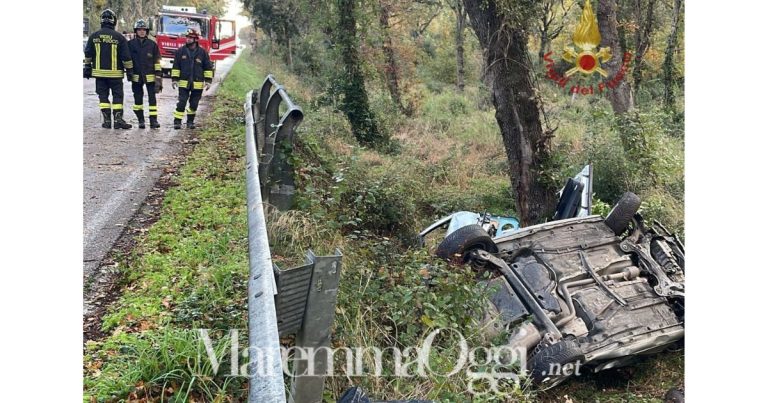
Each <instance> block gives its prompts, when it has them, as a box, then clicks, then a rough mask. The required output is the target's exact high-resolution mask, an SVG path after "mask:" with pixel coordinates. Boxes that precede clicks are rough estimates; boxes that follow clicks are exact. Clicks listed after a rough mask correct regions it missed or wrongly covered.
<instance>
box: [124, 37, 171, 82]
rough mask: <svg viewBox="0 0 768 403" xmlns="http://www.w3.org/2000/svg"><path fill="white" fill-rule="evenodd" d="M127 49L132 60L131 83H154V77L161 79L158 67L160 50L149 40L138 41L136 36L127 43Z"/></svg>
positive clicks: (160, 71)
mask: <svg viewBox="0 0 768 403" xmlns="http://www.w3.org/2000/svg"><path fill="white" fill-rule="evenodd" d="M128 49H130V51H131V58H132V59H133V76H132V77H131V81H133V82H147V83H150V82H154V81H155V77H156V76H157V77H162V72H163V70H162V68H161V66H160V48H158V47H157V43H155V41H153V40H152V39H149V38H144V39H143V40H142V39H140V38H139V37H138V36H137V37H134V38H133V39H131V40H130V41H128Z"/></svg>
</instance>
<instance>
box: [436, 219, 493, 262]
mask: <svg viewBox="0 0 768 403" xmlns="http://www.w3.org/2000/svg"><path fill="white" fill-rule="evenodd" d="M475 249H482V250H484V251H487V252H491V253H496V252H498V251H499V248H498V247H497V246H496V243H495V242H493V239H492V238H491V236H490V235H488V232H486V231H485V230H484V229H483V227H481V226H479V225H477V224H473V225H467V226H465V227H461V228H459V229H457V230H456V231H454V232H452V233H451V234H450V235H448V236H447V237H445V239H443V241H442V242H440V245H437V250H436V251H435V254H436V255H437V256H438V257H440V258H442V259H445V260H448V261H449V262H451V263H457V264H463V263H466V262H467V259H468V258H469V253H470V252H471V251H473V250H475Z"/></svg>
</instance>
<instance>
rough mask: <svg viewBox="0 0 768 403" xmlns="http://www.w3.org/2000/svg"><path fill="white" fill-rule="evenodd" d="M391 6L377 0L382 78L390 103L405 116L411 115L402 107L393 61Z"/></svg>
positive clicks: (394, 62) (395, 63) (395, 67)
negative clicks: (382, 53) (390, 21)
mask: <svg viewBox="0 0 768 403" xmlns="http://www.w3.org/2000/svg"><path fill="white" fill-rule="evenodd" d="M391 7H392V5H391V4H388V3H387V2H386V0H379V27H380V28H381V35H382V39H383V41H382V44H381V50H382V51H383V52H384V59H385V66H384V76H385V80H386V82H387V89H388V90H389V94H390V96H391V97H392V102H394V103H395V105H397V108H398V109H399V110H400V111H401V112H403V113H404V114H405V115H406V116H410V115H411V112H412V111H411V110H410V108H405V107H404V106H403V101H402V97H401V96H400V83H399V74H398V68H397V60H396V59H395V50H394V48H393V46H392V36H391V34H390V32H389V31H390V27H389V17H390V14H391Z"/></svg>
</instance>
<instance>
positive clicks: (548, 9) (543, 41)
mask: <svg viewBox="0 0 768 403" xmlns="http://www.w3.org/2000/svg"><path fill="white" fill-rule="evenodd" d="M557 3H559V4H560V9H561V10H562V14H560V17H559V23H556V21H558V13H557ZM574 4H575V2H573V3H570V4H569V5H568V6H566V5H565V1H564V0H546V1H544V2H542V9H541V17H540V18H539V26H538V31H539V60H543V59H544V54H545V53H546V52H547V48H549V44H550V43H551V42H552V41H553V40H555V39H556V38H557V37H558V36H560V33H561V32H562V31H563V28H564V27H565V15H566V14H568V11H570V10H571V8H572V7H573V5H574Z"/></svg>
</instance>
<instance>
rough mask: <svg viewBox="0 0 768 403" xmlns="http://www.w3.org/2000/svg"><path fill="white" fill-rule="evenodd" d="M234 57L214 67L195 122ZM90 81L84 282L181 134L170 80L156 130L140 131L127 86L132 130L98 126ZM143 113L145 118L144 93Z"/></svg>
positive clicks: (86, 90)
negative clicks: (211, 82) (209, 84)
mask: <svg viewBox="0 0 768 403" xmlns="http://www.w3.org/2000/svg"><path fill="white" fill-rule="evenodd" d="M237 57H239V53H238V55H237V56H234V57H230V58H228V59H226V60H223V61H219V62H217V63H216V76H215V77H214V80H213V85H212V86H211V88H210V89H209V90H208V91H206V92H203V98H202V99H201V100H200V105H199V107H198V112H197V119H196V121H195V123H198V122H199V123H201V124H204V123H205V118H206V115H207V112H208V109H209V107H210V105H209V99H210V96H211V95H213V94H215V93H216V91H217V90H218V87H219V85H218V84H219V82H220V80H221V79H222V78H223V77H224V76H225V75H226V74H227V73H228V72H229V69H230V67H232V64H233V63H234V61H235V60H236V59H237ZM95 87H96V82H95V80H93V79H91V80H86V79H83V278H84V281H86V282H87V280H88V279H89V278H90V277H91V276H92V275H93V273H94V271H95V270H96V269H97V268H98V267H99V264H100V262H101V261H102V259H103V258H104V257H105V256H106V254H107V253H108V252H109V250H110V249H111V248H112V245H113V244H114V243H115V241H116V240H117V239H118V238H119V236H120V233H121V232H122V230H123V228H124V226H125V225H126V224H127V223H128V221H129V220H130V219H131V217H132V216H133V215H134V214H135V213H136V211H137V210H138V208H139V207H140V206H141V203H142V202H143V201H144V199H145V198H146V196H147V193H148V192H149V191H150V190H151V189H152V187H153V185H154V183H155V182H156V181H157V179H158V178H159V176H160V174H161V173H162V171H163V168H164V166H165V164H166V163H167V161H168V160H169V158H170V157H172V156H174V155H176V154H177V153H179V152H180V150H181V146H182V143H181V137H182V136H181V134H182V132H184V131H185V130H186V129H182V130H174V129H173V124H172V122H173V110H174V109H175V108H176V99H177V94H178V91H174V90H173V89H172V88H171V80H170V78H165V79H164V82H163V92H162V93H160V94H157V106H158V118H159V119H158V120H159V122H160V125H161V127H160V128H159V129H149V119H147V129H139V128H138V121H137V119H136V115H135V114H134V113H133V104H134V102H133V92H132V91H131V85H130V83H128V82H127V81H125V82H124V86H123V88H124V90H125V91H124V92H125V99H124V101H123V103H124V106H123V108H124V109H125V114H124V119H125V120H126V121H127V122H128V123H130V124H132V125H133V128H132V129H128V130H115V129H104V128H102V127H101V112H100V111H99V108H98V104H99V100H98V97H97V95H96V91H95ZM144 111H145V112H144V113H145V115H146V114H147V113H148V109H147V100H146V94H145V98H144Z"/></svg>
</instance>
